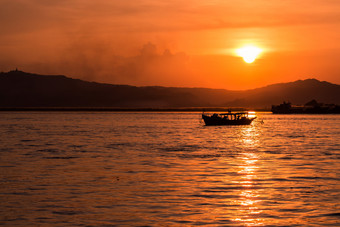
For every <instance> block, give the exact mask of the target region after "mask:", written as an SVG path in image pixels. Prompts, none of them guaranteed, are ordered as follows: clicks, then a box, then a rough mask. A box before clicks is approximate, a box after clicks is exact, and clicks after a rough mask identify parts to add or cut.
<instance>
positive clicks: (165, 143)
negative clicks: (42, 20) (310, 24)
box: [0, 112, 340, 226]
mask: <svg viewBox="0 0 340 227" xmlns="http://www.w3.org/2000/svg"><path fill="white" fill-rule="evenodd" d="M257 117H258V118H257V119H256V120H255V121H254V122H253V123H252V125H250V126H210V127H206V126H203V124H202V122H200V121H199V118H200V114H199V113H154V112H150V113H142V112H141V113H132V112H127V113H112V112H48V113H44V112H1V113H0V171H1V172H0V173H1V175H0V185H1V188H0V218H1V219H0V224H1V225H7V226H325V225H326V226H340V163H339V162H340V115H273V114H271V113H257Z"/></svg>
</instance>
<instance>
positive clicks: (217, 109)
mask: <svg viewBox="0 0 340 227" xmlns="http://www.w3.org/2000/svg"><path fill="white" fill-rule="evenodd" d="M228 110H231V111H261V112H269V110H268V109H246V108H222V107H186V108H110V107H3V108H0V111H42V112H53V111H55V112H58V111H61V112H64V111H66V112H68V111H71V112H84V111H86V112H203V111H206V112H210V111H215V112H228Z"/></svg>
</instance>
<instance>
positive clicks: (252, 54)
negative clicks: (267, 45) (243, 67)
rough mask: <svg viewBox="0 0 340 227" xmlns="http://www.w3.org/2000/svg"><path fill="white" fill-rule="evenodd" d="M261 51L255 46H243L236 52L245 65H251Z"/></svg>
mask: <svg viewBox="0 0 340 227" xmlns="http://www.w3.org/2000/svg"><path fill="white" fill-rule="evenodd" d="M261 52H262V50H261V49H260V48H258V47H255V46H244V47H242V48H239V49H237V50H236V53H237V55H238V56H240V57H242V58H243V60H244V61H245V62H247V63H253V62H254V61H255V59H256V58H257V56H258V55H259V54H260V53H261Z"/></svg>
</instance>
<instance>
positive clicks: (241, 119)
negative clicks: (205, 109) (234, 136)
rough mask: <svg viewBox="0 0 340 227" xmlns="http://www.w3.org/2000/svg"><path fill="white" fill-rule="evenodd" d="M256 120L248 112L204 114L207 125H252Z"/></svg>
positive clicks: (203, 117)
mask: <svg viewBox="0 0 340 227" xmlns="http://www.w3.org/2000/svg"><path fill="white" fill-rule="evenodd" d="M255 118H256V117H249V115H248V112H238V113H231V112H228V113H221V114H217V113H214V114H212V115H208V114H205V113H203V114H202V119H203V120H204V123H205V125H250V124H251V122H252V121H253V120H254V119H255Z"/></svg>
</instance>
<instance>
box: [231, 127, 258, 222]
mask: <svg viewBox="0 0 340 227" xmlns="http://www.w3.org/2000/svg"><path fill="white" fill-rule="evenodd" d="M241 135H242V136H241V138H240V143H241V144H242V146H243V147H244V149H245V150H249V149H250V151H245V152H243V153H241V154H240V156H239V160H238V170H237V173H238V175H240V177H239V178H238V180H236V181H235V182H234V183H235V184H237V185H239V186H240V188H241V189H240V193H239V198H238V199H237V200H234V201H233V203H234V205H236V206H239V207H240V208H239V209H238V211H237V212H238V213H237V214H236V215H235V218H234V219H233V221H235V222H238V223H241V224H242V225H245V226H260V225H263V224H264V221H263V219H262V218H260V214H261V213H262V210H261V209H260V207H259V205H258V204H259V203H260V202H261V199H260V197H261V195H260V191H259V190H258V189H257V188H256V182H254V180H255V179H256V178H257V172H258V169H259V166H258V161H259V157H258V154H257V153H256V150H253V148H256V146H257V145H258V142H259V141H258V138H259V134H258V133H257V131H256V127H254V126H253V127H245V128H243V129H242V131H241Z"/></svg>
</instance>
